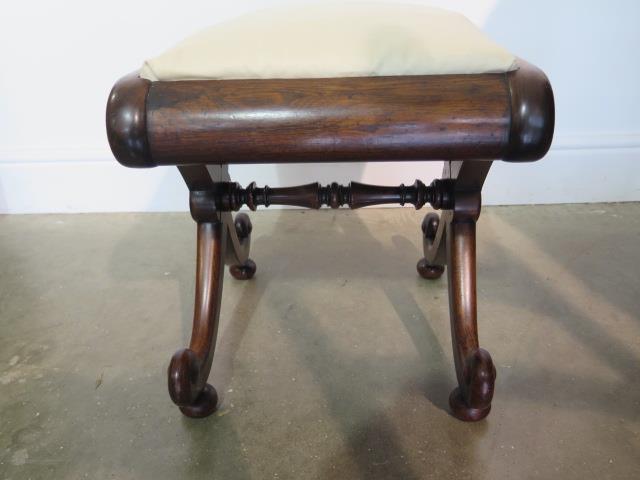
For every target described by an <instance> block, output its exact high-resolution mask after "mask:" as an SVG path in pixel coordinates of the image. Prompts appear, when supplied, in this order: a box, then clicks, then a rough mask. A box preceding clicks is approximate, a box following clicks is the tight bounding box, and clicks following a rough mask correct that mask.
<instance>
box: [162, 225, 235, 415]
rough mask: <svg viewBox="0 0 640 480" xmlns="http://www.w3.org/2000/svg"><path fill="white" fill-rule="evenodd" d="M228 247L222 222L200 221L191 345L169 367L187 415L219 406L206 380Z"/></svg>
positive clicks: (172, 385) (171, 384)
mask: <svg viewBox="0 0 640 480" xmlns="http://www.w3.org/2000/svg"><path fill="white" fill-rule="evenodd" d="M225 249H226V234H225V225H224V223H223V222H221V221H218V222H203V223H199V224H198V247H197V252H198V254H197V255H198V256H197V263H196V292H195V294H196V297H195V310H194V314H193V331H192V333H191V342H190V344H189V348H184V349H182V350H178V351H177V352H176V353H175V354H174V355H173V357H172V358H171V363H170V364H169V370H168V378H169V394H170V395H171V400H173V402H174V403H175V404H176V405H178V406H179V407H180V410H181V411H182V413H184V414H185V415H186V416H188V417H205V416H207V415H210V414H211V413H213V412H214V411H215V410H216V408H217V402H218V396H217V394H216V391H215V389H214V388H213V387H212V386H211V385H207V379H208V378H209V371H210V370H211V362H212V361H213V352H214V349H215V341H216V336H217V334H218V324H219V317H220V301H221V300H222V273H223V267H222V266H223V258H224V255H225ZM205 387H206V389H205Z"/></svg>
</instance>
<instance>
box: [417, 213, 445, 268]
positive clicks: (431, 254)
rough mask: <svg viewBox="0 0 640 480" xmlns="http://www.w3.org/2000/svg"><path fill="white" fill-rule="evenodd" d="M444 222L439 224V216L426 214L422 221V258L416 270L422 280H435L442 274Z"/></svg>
mask: <svg viewBox="0 0 640 480" xmlns="http://www.w3.org/2000/svg"><path fill="white" fill-rule="evenodd" d="M445 224H446V221H443V222H440V215H438V214H437V213H435V212H430V213H427V215H426V216H425V217H424V220H422V234H423V248H424V257H423V258H421V259H420V260H419V261H418V264H417V265H416V269H417V270H418V274H419V275H420V276H421V277H422V278H427V279H429V280H435V279H437V278H440V277H441V276H442V274H443V273H444V263H445V260H446V259H445V248H444V242H443V241H442V240H443V234H444V227H445Z"/></svg>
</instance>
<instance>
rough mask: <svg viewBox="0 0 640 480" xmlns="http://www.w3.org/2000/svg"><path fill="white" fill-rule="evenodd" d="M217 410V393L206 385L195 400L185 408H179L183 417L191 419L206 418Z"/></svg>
mask: <svg viewBox="0 0 640 480" xmlns="http://www.w3.org/2000/svg"><path fill="white" fill-rule="evenodd" d="M217 409H218V392H216V389H215V388H213V387H212V386H211V385H209V384H208V383H207V384H206V385H205V386H204V388H203V389H202V392H200V395H198V397H197V398H196V400H195V401H194V402H193V403H192V404H191V405H187V406H183V407H180V411H181V412H182V413H183V415H185V416H187V417H191V418H203V417H208V416H209V415H211V414H212V413H213V412H215V411H216V410H217Z"/></svg>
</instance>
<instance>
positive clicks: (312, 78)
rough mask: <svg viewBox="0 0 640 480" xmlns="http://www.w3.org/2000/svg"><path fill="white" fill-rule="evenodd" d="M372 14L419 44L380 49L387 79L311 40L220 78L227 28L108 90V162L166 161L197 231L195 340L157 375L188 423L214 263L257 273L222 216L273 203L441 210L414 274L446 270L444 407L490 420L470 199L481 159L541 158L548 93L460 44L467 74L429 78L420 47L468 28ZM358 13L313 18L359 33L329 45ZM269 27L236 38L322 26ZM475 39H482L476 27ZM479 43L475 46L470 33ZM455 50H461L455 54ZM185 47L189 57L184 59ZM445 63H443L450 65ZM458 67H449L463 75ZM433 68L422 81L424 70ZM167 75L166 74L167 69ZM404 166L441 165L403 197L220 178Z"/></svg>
mask: <svg viewBox="0 0 640 480" xmlns="http://www.w3.org/2000/svg"><path fill="white" fill-rule="evenodd" d="M360 5H361V6H360V7H355V6H351V7H349V8H353V9H356V10H357V9H358V8H366V9H367V10H366V12H367V13H371V12H372V11H374V10H375V9H376V8H382V7H380V6H379V5H378V6H371V5H366V4H365V5H364V6H363V4H360ZM319 8H321V7H319ZM385 8H387V9H389V8H390V9H393V11H389V10H385V11H382V12H378V13H379V14H380V15H378V17H377V20H376V22H378V23H375V22H374V23H375V25H374V27H376V28H377V27H379V26H380V25H381V22H382V23H384V25H383V26H388V24H389V22H392V23H393V25H391V26H392V27H394V28H395V30H393V32H395V33H394V36H393V38H396V37H395V34H396V33H397V32H398V31H401V32H405V31H408V32H409V33H412V35H413V36H412V35H407V36H408V37H410V38H414V37H416V36H419V35H423V36H425V38H421V37H420V38H417V39H416V40H415V45H417V47H416V48H418V55H412V53H415V52H413V51H412V50H411V48H412V45H413V44H410V45H409V46H408V47H407V43H406V42H404V43H402V42H401V43H402V45H401V47H397V48H400V49H405V50H404V51H403V52H395V51H394V52H392V53H397V55H391V56H390V57H389V55H387V57H385V58H392V60H393V61H396V60H395V59H397V58H401V59H402V58H404V59H409V60H407V62H405V63H406V64H404V65H400V66H398V65H395V66H392V67H393V68H396V69H397V71H398V72H399V73H398V74H394V73H393V72H394V71H396V70H392V71H389V69H388V68H387V67H386V66H385V65H384V62H382V63H381V62H380V58H373V59H372V60H371V65H373V67H371V65H369V64H367V65H364V66H362V65H357V68H353V69H349V68H348V67H347V68H346V69H342V65H333V64H332V63H331V62H332V61H333V60H332V59H333V57H332V56H331V55H327V52H326V51H325V50H326V49H323V48H325V47H323V42H316V43H314V44H313V45H312V46H311V47H309V46H307V47H306V48H310V49H311V50H313V49H314V48H315V50H314V51H312V52H309V51H307V52H306V53H307V56H305V57H304V58H301V59H297V58H295V55H294V54H291V55H289V56H286V55H284V56H283V55H279V54H278V51H279V50H278V49H279V48H280V49H282V48H284V47H282V45H280V44H279V43H278V41H279V40H273V41H272V43H274V45H269V44H268V43H269V41H271V40H270V38H271V37H268V36H267V37H263V40H264V41H265V42H266V43H267V45H266V46H265V45H262V47H261V50H260V52H261V53H260V55H262V56H260V59H261V60H260V61H261V62H262V64H263V66H264V65H266V67H267V68H266V70H267V71H266V73H264V72H257V73H256V72H254V71H251V68H249V69H248V70H246V69H245V70H242V69H238V68H236V69H235V70H234V69H233V68H231V70H230V71H231V73H228V74H226V73H225V72H224V71H223V70H221V71H212V70H215V69H216V68H218V67H220V64H223V65H222V66H224V63H225V62H224V61H222V60H224V58H223V59H222V60H221V59H220V58H218V57H220V51H222V50H224V48H226V47H225V45H223V46H222V47H221V46H219V45H218V44H219V42H218V41H216V40H215V39H216V38H217V37H216V35H217V36H220V35H222V36H223V37H224V38H227V39H228V42H227V44H230V43H234V39H238V38H244V37H243V35H245V33H243V31H242V28H243V25H242V21H241V20H240V21H236V22H235V23H233V22H232V23H231V24H226V25H225V26H223V27H221V28H218V27H216V28H214V29H212V30H210V31H209V32H208V33H205V35H204V37H203V34H201V35H200V36H199V37H195V40H194V39H190V40H188V41H186V42H185V43H184V44H183V45H181V46H178V48H177V49H174V50H172V51H170V52H168V54H166V56H165V57H162V56H161V57H159V58H158V59H155V60H152V61H150V62H148V63H147V64H145V67H144V68H143V70H142V73H139V72H136V73H134V74H131V75H129V76H126V77H124V78H122V79H121V80H120V81H118V82H117V83H116V85H115V86H114V88H113V90H112V92H111V94H110V97H109V101H108V106H107V131H108V137H109V143H110V145H111V149H112V151H113V154H114V155H115V157H116V158H117V160H118V161H119V162H120V163H122V164H123V165H126V166H129V167H154V166H157V165H177V167H178V169H179V170H180V172H181V174H182V177H183V178H184V180H185V182H186V184H187V186H188V187H189V191H190V198H189V202H190V203H189V204H190V210H191V215H192V217H193V219H194V220H195V221H196V222H197V225H198V244H197V270H196V296H195V313H194V320H193V333H192V337H191V343H190V345H189V348H186V349H182V350H179V351H178V352H177V353H176V354H175V355H174V356H173V358H172V359H171V363H170V365H169V371H168V374H169V392H170V395H171V398H172V400H173V401H174V402H175V403H176V404H177V405H178V406H179V407H180V410H181V411H182V412H183V413H184V414H185V415H187V416H190V417H204V416H207V415H209V414H211V413H212V412H213V411H215V409H216V406H217V394H216V391H215V389H214V388H213V387H212V386H211V385H209V384H208V383H207V379H208V377H209V371H210V368H211V362H212V359H213V354H214V348H215V342H216V334H217V330H218V318H219V313H220V302H221V300H222V279H223V265H224V264H227V265H229V266H230V272H231V274H232V275H233V276H234V277H235V278H237V279H241V280H247V279H250V278H252V277H253V276H254V274H255V272H256V264H255V263H254V262H253V261H252V260H251V259H250V258H249V246H250V239H251V222H250V221H249V217H248V216H247V215H246V214H245V213H239V214H237V215H236V216H235V218H234V217H233V216H232V212H234V211H238V210H239V209H240V208H241V207H242V206H243V205H246V206H248V207H249V208H250V209H251V210H255V209H256V207H257V206H258V205H263V206H269V205H275V204H277V205H295V206H298V207H306V208H320V207H321V206H322V205H328V206H330V207H331V208H338V207H340V206H343V205H347V206H349V207H350V208H360V207H364V206H368V205H377V204H390V203H394V204H400V205H404V204H406V203H411V204H413V205H415V207H416V208H421V207H422V206H423V205H425V204H426V203H429V204H430V205H431V206H432V207H433V208H434V209H440V210H443V212H442V214H441V215H438V214H436V213H429V214H427V216H426V217H425V219H424V221H423V223H422V232H423V235H424V258H422V259H421V260H420V261H419V262H418V265H417V269H418V273H419V274H420V275H421V276H422V277H424V278H427V279H437V278H439V277H440V276H441V275H442V273H443V272H444V269H445V266H447V267H448V268H447V272H448V274H447V278H448V285H449V306H450V316H451V335H452V343H453V355H454V359H455V368H456V375H457V379H458V386H457V388H455V389H454V390H453V392H452V393H451V396H450V405H451V409H452V412H453V415H454V416H455V417H457V418H459V419H461V420H466V421H474V420H480V419H482V418H484V417H485V416H486V415H487V414H488V413H489V411H490V409H491V399H492V397H493V391H494V382H495V377H496V370H495V367H494V365H493V362H492V360H491V356H490V355H489V353H488V352H487V351H486V350H484V349H482V348H480V346H479V344H478V332H477V320H476V240H475V231H476V221H477V220H478V217H479V215H480V205H481V198H480V192H481V189H482V185H483V183H484V180H485V177H486V176H487V173H488V171H489V167H490V166H491V162H492V160H494V159H500V160H505V161H510V162H520V161H530V160H536V159H539V158H541V157H543V156H544V155H545V153H546V152H547V150H548V148H549V145H550V144H551V139H552V135H553V128H554V102H553V93H552V90H551V87H550V85H549V82H548V80H547V78H546V77H545V75H544V74H543V73H542V72H541V71H540V70H539V69H537V68H536V67H534V66H532V65H530V64H528V63H526V62H524V61H522V60H519V59H518V60H517V61H516V63H515V64H513V66H511V67H509V66H508V65H509V62H508V61H507V62H506V65H507V67H504V68H495V66H491V65H489V66H486V68H485V67H483V66H482V65H480V66H477V65H476V64H478V62H477V60H478V59H479V60H481V62H480V64H481V63H482V61H485V60H487V58H488V63H489V64H491V59H492V58H494V57H499V58H498V60H499V62H502V63H504V58H502V57H500V55H503V54H504V50H501V49H499V47H497V46H496V47H495V49H496V50H491V49H490V48H488V47H487V48H488V50H486V51H485V50H482V49H481V51H480V52H478V51H476V50H475V49H476V47H478V45H480V44H481V43H482V42H480V41H479V40H474V39H469V40H468V42H467V44H466V47H465V48H467V49H468V51H469V55H468V58H470V59H471V60H473V61H476V64H474V65H472V66H471V67H470V68H471V71H463V72H461V71H460V64H457V65H453V66H451V65H449V66H446V65H445V66H444V67H443V66H442V62H440V63H438V60H437V59H436V60H434V56H433V55H431V54H425V53H424V52H425V48H427V47H429V48H432V50H433V48H435V49H436V50H437V49H438V48H440V45H441V43H442V42H440V43H437V42H436V46H435V47H433V41H434V40H433V38H431V37H429V35H431V36H432V37H433V36H434V35H435V36H436V37H437V36H438V35H440V37H442V35H445V36H446V35H452V36H454V37H456V38H457V35H458V33H457V32H458V30H464V29H465V28H470V27H469V25H470V24H468V23H463V24H461V25H462V26H460V25H456V21H457V22H463V21H464V22H466V20H464V19H463V18H462V17H460V16H457V15H454V14H449V13H447V12H443V11H440V10H435V9H427V8H425V7H418V6H413V7H408V6H402V7H399V6H391V7H385ZM372 9H373V10H372ZM403 9H419V11H417V10H416V11H408V10H407V11H405V10H403ZM375 11H377V10H375ZM398 11H400V12H399V13H398ZM361 14H362V11H356V12H355V13H353V15H355V16H353V18H350V17H349V15H351V13H349V12H347V13H344V12H343V11H342V10H340V11H339V12H336V11H330V12H329V13H326V12H325V13H324V15H325V17H331V18H336V15H338V16H339V17H340V19H341V21H342V20H344V22H343V23H345V25H359V27H357V28H355V30H356V33H355V34H353V32H352V29H347V28H345V29H344V30H342V31H341V34H342V35H343V37H344V35H346V36H347V37H349V35H352V34H353V35H355V36H356V37H357V35H359V34H360V33H362V32H361V30H362V31H364V30H363V29H365V28H367V27H370V25H364V26H362V25H361V23H360V20H361V19H362V18H363V16H362V15H361ZM269 15H272V17H271V18H270V19H268V20H267V19H264V18H262V17H260V15H258V16H257V17H256V15H254V16H252V17H251V19H250V20H251V21H249V25H250V27H249V28H251V29H253V30H255V29H256V28H257V29H260V28H264V29H267V30H268V31H275V32H278V33H279V34H281V35H283V33H282V32H283V30H285V31H286V29H287V28H288V27H287V25H291V24H294V25H295V26H296V28H298V29H300V28H302V27H304V28H303V30H304V31H311V32H312V33H313V32H314V28H320V27H319V26H318V25H320V24H319V23H318V22H321V21H322V18H324V17H323V16H322V15H319V14H318V12H308V13H304V12H298V13H296V15H297V16H296V17H295V18H296V21H295V22H291V21H288V22H284V23H282V24H278V22H277V19H278V18H281V15H282V12H280V13H278V14H277V15H276V16H275V17H273V15H274V14H273V13H270V14H269ZM305 15H307V17H305ZM439 15H440V17H439ZM442 16H443V17H442ZM342 17H346V18H345V19H343V18H342ZM449 17H452V18H453V25H449V26H448V27H447V28H446V29H444V30H443V31H439V30H438V28H439V27H441V26H442V22H443V18H444V19H445V20H447V21H450V20H451V18H449ZM261 18H262V20H261ZM274 18H276V21H275V22H274ZM318 18H320V20H318ZM407 18H409V19H410V20H407ZM381 19H382V20H381ZM305 22H307V24H305ZM314 22H315V23H314ZM385 22H386V23H385ZM403 22H404V23H403ZM412 22H413V23H412ZM421 22H422V23H421ZM429 22H431V23H433V24H434V25H435V27H434V28H433V29H426V30H427V33H424V32H423V30H416V31H415V32H414V31H413V30H412V28H413V29H414V30H415V28H414V24H415V25H418V26H420V25H422V24H428V23H429ZM365 23H366V22H365ZM256 25H258V27H256ZM301 26H302V27H301ZM339 26H340V25H338V27H339ZM338 27H336V28H338ZM405 27H406V28H405ZM436 27H438V28H436ZM416 28H417V27H416ZM399 29H400V30H399ZM403 29H404V30H403ZM456 29H458V30H456ZM338 30H339V28H338ZM374 30H375V28H374ZM345 31H347V33H346V34H345V33H344V32H345ZM375 31H381V30H380V29H378V30H375ZM434 31H435V33H434ZM220 32H222V33H220ZM416 32H417V33H416ZM443 32H444V33H443ZM262 33H264V32H262ZM285 33H286V32H285ZM329 33H331V35H330V37H331V41H335V40H336V39H335V38H334V37H335V36H340V35H338V33H336V32H335V31H332V30H331V29H330V28H329ZM467 33H469V32H466V31H465V35H466V34H467ZM294 34H297V33H296V32H294V33H292V35H294ZM207 35H209V36H208V37H207ZM234 35H235V36H234ZM477 35H480V36H482V33H481V32H479V31H477ZM305 38H306V37H305ZM365 38H369V37H365V36H364V34H363V35H362V36H360V37H357V38H355V39H354V38H340V39H338V40H339V41H340V43H341V44H342V45H345V48H347V46H348V45H350V44H351V43H349V42H352V43H353V44H355V45H364V44H363V43H362V42H363V41H364V40H363V39H365ZM376 38H377V37H376ZM436 40H438V41H440V40H441V38H436ZM301 41H302V40H301ZM482 41H485V42H486V41H488V40H486V39H485V37H483V36H482ZM358 42H360V43H358ZM429 42H432V43H429ZM249 43H251V42H249ZM382 43H383V45H387V44H386V43H385V42H382ZM390 43H391V44H393V42H392V41H391V42H390ZM212 45H213V46H212ZM216 45H217V46H216ZM283 45H284V43H283ZM456 45H457V44H456ZM488 45H489V47H491V46H492V44H488ZM482 46H483V48H484V47H486V44H482ZM214 47H215V48H218V50H215V48H214ZM203 48H204V52H205V56H204V57H201V58H198V55H199V53H197V52H198V51H199V52H202V51H203ZM207 48H208V50H207ZM234 48H235V50H234V52H233V55H234V57H233V61H232V62H230V63H232V64H233V66H235V67H237V64H238V61H239V60H238V56H239V55H240V56H241V55H242V54H243V52H245V53H246V56H247V58H246V59H245V61H246V64H247V65H249V66H251V65H252V62H253V61H254V58H253V57H252V55H253V54H254V52H253V50H251V49H252V48H253V47H247V48H246V49H245V50H242V48H240V47H238V46H237V45H236V46H235V47H234ZM269 48H271V50H269ZM287 48H288V47H287ZM331 48H334V47H331ZM394 48H396V47H394ZM397 48H396V49H397ZM407 48H408V49H409V53H408V54H407V51H406V49H407ZM456 48H457V50H456V51H458V52H459V51H460V46H459V45H457V46H456ZM212 49H213V51H212ZM194 51H195V52H196V53H193V58H191V59H189V58H187V57H188V55H190V54H191V52H194ZM270 51H275V52H276V54H275V55H274V57H273V58H272V59H270V58H267V60H264V58H263V56H264V55H265V52H267V53H268V52H270ZM176 52H177V53H176ZM185 52H186V53H185ZM238 52H240V53H238ZM247 52H248V53H247ZM487 52H488V53H487ZM496 52H498V53H499V54H500V55H497V54H496ZM294 53H295V52H294ZM329 53H331V52H329ZM431 53H433V52H431ZM341 54H342V53H341ZM386 54H388V52H386ZM493 54H496V55H494V57H491V55H493ZM185 55H186V57H185ZM216 55H218V56H216ZM349 55H351V57H349ZM359 55H360V52H358V51H357V48H355V49H354V51H353V52H347V53H345V54H344V55H343V56H345V57H346V58H347V60H349V58H355V59H356V60H358V61H359V59H360V58H361V56H359ZM362 55H364V54H362ZM447 55H450V54H449V53H447ZM450 56H451V58H453V59H454V63H455V59H456V58H458V57H456V56H455V55H450ZM485 56H486V58H485ZM292 57H293V58H292ZM307 57H310V58H321V59H325V58H326V60H323V61H322V62H321V67H322V68H320V71H319V72H318V74H317V75H315V74H313V70H310V69H309V67H308V66H305V68H301V69H300V71H297V70H296V62H300V63H304V62H305V61H306V60H308V58H307ZM489 57H491V58H489ZM185 58H187V60H188V61H187V60H185ZM468 58H467V60H468ZM416 59H417V60H416ZM494 59H495V58H494ZM163 60H164V62H165V63H164V64H163V63H162V62H163ZM445 60H447V59H446V58H445ZM340 61H344V58H342V59H340ZM465 61H466V60H465V59H464V58H463V59H462V60H461V62H462V63H463V64H464V62H465ZM473 61H472V62H471V63H472V64H473ZM190 62H191V63H190ZM234 62H235V63H234ZM287 62H288V63H287ZM354 62H355V60H354V61H352V63H354ZM258 63H259V62H258ZM365 63H366V62H365ZM396 63H397V62H396ZM401 63H402V62H401ZM381 64H382V67H380V65H381ZM434 64H437V68H436V71H435V72H434V71H433V70H432V69H431V66H432V65H434ZM174 67H175V69H176V70H177V73H176V72H172V71H171V69H172V68H174ZM190 68H191V70H190ZM207 68H209V71H208V70H207ZM220 68H222V67H220ZM270 69H271V70H270ZM359 69H360V70H359ZM474 69H476V70H478V71H475V70H474ZM495 70H498V71H495ZM145 71H146V73H145ZM159 71H169V73H168V74H166V73H165V77H164V78H162V76H161V75H157V73H158V72H159ZM238 72H240V73H243V72H244V73H246V75H241V74H238ZM247 72H248V73H247ZM310 72H311V73H310ZM285 75H286V78H282V77H283V76H285ZM155 77H158V78H155ZM245 77H247V78H245ZM252 77H255V78H252ZM318 77H320V78H318ZM407 160H420V161H423V160H444V161H445V166H444V170H443V173H442V178H441V179H438V180H434V181H433V182H432V183H431V184H430V185H425V184H424V183H422V182H421V181H420V180H416V182H415V183H414V184H413V185H411V186H405V185H400V186H376V185H365V184H362V183H357V182H351V183H350V184H349V185H347V186H343V185H338V184H337V183H333V184H330V185H326V186H323V185H320V184H318V183H310V184H307V185H301V186H295V187H285V188H271V187H268V186H264V187H258V186H256V184H255V183H251V184H250V185H249V186H247V187H246V188H242V187H241V186H240V185H238V184H237V183H233V182H231V180H230V178H229V175H228V171H227V165H229V164H249V163H292V162H296V163H299V162H310V163H311V162H342V161H387V162H392V161H407Z"/></svg>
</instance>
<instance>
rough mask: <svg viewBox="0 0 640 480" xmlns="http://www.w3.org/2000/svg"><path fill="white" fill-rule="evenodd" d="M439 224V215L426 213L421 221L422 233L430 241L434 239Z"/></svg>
mask: <svg viewBox="0 0 640 480" xmlns="http://www.w3.org/2000/svg"><path fill="white" fill-rule="evenodd" d="M439 224H440V215H438V214H437V213H435V212H431V213H427V214H426V215H425V216H424V219H423V220H422V233H423V235H424V236H425V237H426V238H427V239H428V240H430V241H433V239H434V238H436V232H437V231H438V225H439Z"/></svg>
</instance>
